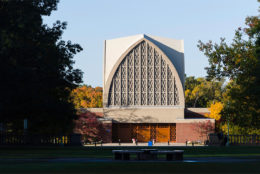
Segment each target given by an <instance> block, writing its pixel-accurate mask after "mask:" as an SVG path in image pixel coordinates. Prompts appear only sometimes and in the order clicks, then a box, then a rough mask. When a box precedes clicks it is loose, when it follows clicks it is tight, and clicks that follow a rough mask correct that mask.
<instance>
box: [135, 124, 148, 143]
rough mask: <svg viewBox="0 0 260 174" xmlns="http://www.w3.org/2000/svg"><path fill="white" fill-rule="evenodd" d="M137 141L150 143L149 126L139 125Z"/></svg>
mask: <svg viewBox="0 0 260 174" xmlns="http://www.w3.org/2000/svg"><path fill="white" fill-rule="evenodd" d="M137 140H138V142H148V141H150V127H149V124H141V125H138V130H137Z"/></svg>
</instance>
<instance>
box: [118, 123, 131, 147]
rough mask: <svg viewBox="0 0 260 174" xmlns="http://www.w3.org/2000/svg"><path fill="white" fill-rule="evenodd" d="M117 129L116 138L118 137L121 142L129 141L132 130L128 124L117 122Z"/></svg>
mask: <svg viewBox="0 0 260 174" xmlns="http://www.w3.org/2000/svg"><path fill="white" fill-rule="evenodd" d="M117 131H118V132H117V134H118V139H120V141H121V142H128V143H129V142H131V139H132V137H131V136H132V131H131V125H130V124H118V129H117Z"/></svg>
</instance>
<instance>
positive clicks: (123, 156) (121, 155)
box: [112, 150, 143, 160]
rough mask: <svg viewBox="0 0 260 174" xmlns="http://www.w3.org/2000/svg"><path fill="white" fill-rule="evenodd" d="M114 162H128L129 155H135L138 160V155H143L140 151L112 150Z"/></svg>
mask: <svg viewBox="0 0 260 174" xmlns="http://www.w3.org/2000/svg"><path fill="white" fill-rule="evenodd" d="M112 152H113V154H114V159H115V160H130V154H136V155H137V157H138V159H139V157H140V154H141V153H143V151H141V150H112Z"/></svg>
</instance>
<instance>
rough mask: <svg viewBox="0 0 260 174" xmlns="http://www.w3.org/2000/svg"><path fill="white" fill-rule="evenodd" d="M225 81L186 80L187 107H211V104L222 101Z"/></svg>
mask: <svg viewBox="0 0 260 174" xmlns="http://www.w3.org/2000/svg"><path fill="white" fill-rule="evenodd" d="M223 82H224V81H223V80H221V81H218V80H211V81H208V80H206V79H205V78H202V77H200V78H196V79H195V78H194V77H193V76H190V77H186V79H185V105H186V107H210V105H211V103H214V102H216V101H221V97H222V86H223Z"/></svg>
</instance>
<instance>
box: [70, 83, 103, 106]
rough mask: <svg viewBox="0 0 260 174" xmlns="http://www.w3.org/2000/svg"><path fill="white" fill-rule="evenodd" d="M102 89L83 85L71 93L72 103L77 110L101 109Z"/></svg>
mask: <svg viewBox="0 0 260 174" xmlns="http://www.w3.org/2000/svg"><path fill="white" fill-rule="evenodd" d="M102 95H103V91H102V87H95V88H92V87H91V86H87V85H83V86H81V87H78V88H76V89H74V90H73V91H72V93H71V97H72V102H73V103H74V105H75V107H76V108H77V109H79V108H101V107H102Z"/></svg>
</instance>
